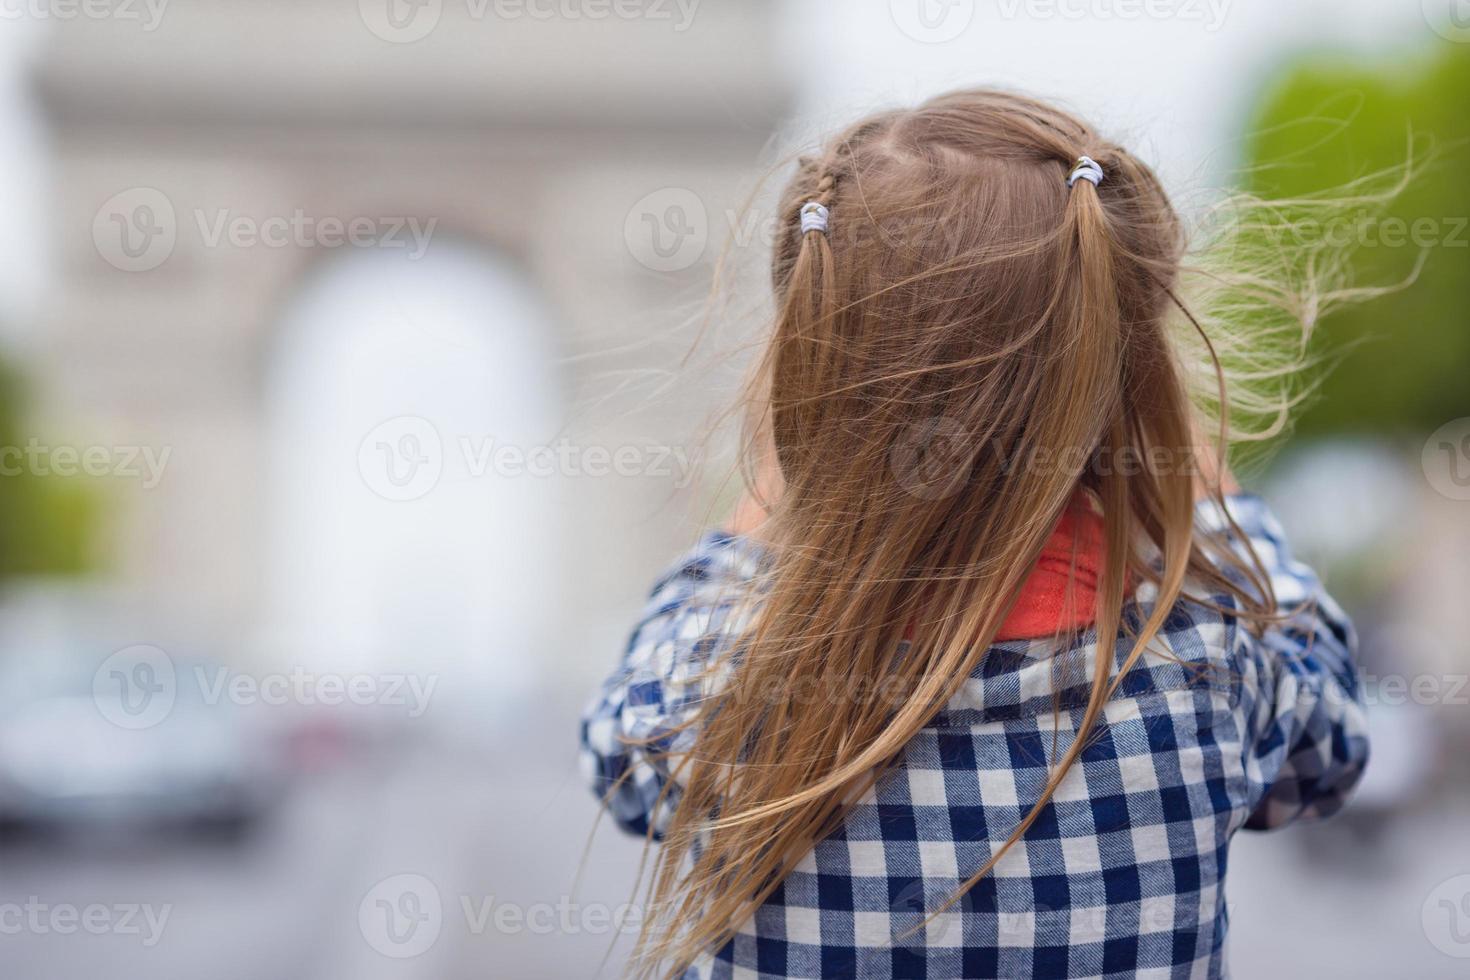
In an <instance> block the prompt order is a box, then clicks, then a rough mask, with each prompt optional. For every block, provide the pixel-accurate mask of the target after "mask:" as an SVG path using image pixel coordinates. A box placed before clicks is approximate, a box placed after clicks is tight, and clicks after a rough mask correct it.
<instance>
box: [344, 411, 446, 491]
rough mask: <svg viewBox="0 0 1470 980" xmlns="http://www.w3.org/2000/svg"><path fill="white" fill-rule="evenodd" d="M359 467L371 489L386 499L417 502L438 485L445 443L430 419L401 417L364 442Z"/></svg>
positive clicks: (380, 428) (358, 462) (381, 427)
mask: <svg viewBox="0 0 1470 980" xmlns="http://www.w3.org/2000/svg"><path fill="white" fill-rule="evenodd" d="M357 468H358V472H360V473H361V474H362V479H363V482H364V483H366V484H367V486H368V489H370V490H372V492H373V493H375V494H377V495H378V496H379V497H382V498H383V499H384V500H395V501H404V500H417V499H419V498H420V497H423V496H425V495H426V494H428V493H429V491H431V490H433V489H434V488H435V487H436V486H438V485H439V477H440V476H441V475H443V472H444V442H443V440H441V439H440V438H439V430H438V429H436V428H435V427H434V423H432V422H430V421H429V420H428V419H423V418H419V417H418V416H417V415H400V416H398V417H397V418H392V419H389V420H388V421H386V422H383V423H382V424H381V425H379V426H378V427H377V428H375V429H373V431H371V432H369V433H368V434H367V436H366V437H365V438H364V439H363V440H362V445H361V446H359V447H358V450H357Z"/></svg>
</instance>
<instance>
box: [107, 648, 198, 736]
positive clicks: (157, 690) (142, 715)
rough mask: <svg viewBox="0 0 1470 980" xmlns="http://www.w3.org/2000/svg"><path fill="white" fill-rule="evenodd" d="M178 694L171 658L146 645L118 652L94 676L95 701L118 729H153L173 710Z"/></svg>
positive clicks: (176, 676)
mask: <svg viewBox="0 0 1470 980" xmlns="http://www.w3.org/2000/svg"><path fill="white" fill-rule="evenodd" d="M177 696H178V675H177V673H176V672H175V670H174V662H173V660H172V658H170V657H169V655H168V654H167V653H164V652H163V651H162V650H160V649H159V648H158V647H155V646H149V645H147V644H141V643H140V644H137V645H135V646H130V647H125V648H124V649H122V650H119V651H117V652H116V653H114V654H113V655H112V656H110V657H108V658H107V659H106V660H104V661H102V665H101V666H100V667H98V668H97V672H96V673H95V674H93V675H92V700H93V703H95V704H96V705H97V710H98V711H99V712H101V714H102V717H104V718H106V719H107V720H108V721H110V722H112V723H113V724H114V725H116V726H118V727H119V728H127V729H132V730H137V729H142V728H152V727H153V726H154V725H157V724H158V723H159V722H161V721H163V720H164V719H165V718H167V717H168V716H169V713H170V712H172V711H173V709H174V700H175V699H176V698H177Z"/></svg>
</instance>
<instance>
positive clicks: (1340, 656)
mask: <svg viewBox="0 0 1470 980" xmlns="http://www.w3.org/2000/svg"><path fill="white" fill-rule="evenodd" d="M1228 506H1229V508H1230V511H1231V514H1232V516H1233V517H1234V518H1235V520H1236V521H1237V522H1238V523H1239V525H1240V526H1241V528H1242V529H1243V530H1244V531H1245V532H1246V534H1247V535H1248V536H1249V538H1250V542H1251V544H1252V546H1253V547H1254V548H1255V551H1256V554H1257V555H1259V556H1260V559H1261V561H1262V562H1263V563H1264V565H1265V567H1266V569H1267V571H1268V572H1269V573H1270V576H1271V583H1272V585H1273V587H1274V588H1275V591H1276V596H1277V599H1278V600H1279V602H1280V605H1281V610H1282V612H1283V613H1286V614H1288V616H1289V618H1288V620H1287V621H1285V622H1283V623H1281V624H1279V625H1276V626H1273V627H1272V628H1271V629H1269V630H1268V631H1267V633H1266V635H1265V637H1264V639H1258V638H1256V637H1254V636H1252V635H1251V634H1250V633H1249V632H1247V631H1246V630H1245V629H1243V628H1241V626H1240V624H1239V622H1238V621H1237V620H1236V619H1235V618H1233V617H1230V616H1227V615H1222V614H1221V613H1219V612H1216V611H1213V610H1209V609H1206V608H1204V607H1202V606H1199V605H1196V604H1193V603H1180V604H1179V605H1178V607H1177V608H1175V609H1174V611H1173V613H1172V615H1171V616H1170V617H1169V619H1168V621H1167V623H1166V625H1165V627H1164V630H1163V632H1162V636H1161V639H1162V640H1163V641H1164V643H1165V644H1166V645H1167V647H1168V649H1169V651H1170V652H1171V653H1172V654H1173V655H1174V656H1175V657H1177V658H1179V660H1180V661H1182V663H1176V662H1173V661H1171V660H1169V659H1166V658H1165V657H1162V656H1157V655H1155V654H1153V653H1152V652H1150V653H1148V654H1146V655H1145V656H1144V657H1143V658H1141V659H1140V661H1139V663H1138V664H1137V665H1136V666H1135V667H1134V669H1133V670H1132V671H1131V672H1130V673H1129V675H1128V676H1127V677H1126V678H1125V679H1124V681H1123V683H1122V686H1121V687H1120V688H1119V690H1118V693H1117V695H1116V696H1115V697H1114V698H1113V700H1112V701H1111V702H1110V703H1109V704H1108V705H1107V707H1106V715H1105V717H1106V725H1105V730H1104V731H1102V732H1101V737H1100V738H1097V739H1095V740H1094V741H1093V742H1092V744H1090V745H1089V747H1087V748H1086V749H1085V750H1084V751H1083V753H1082V755H1081V757H1080V759H1079V762H1078V764H1077V765H1076V766H1074V767H1073V768H1072V769H1071V770H1070V771H1069V772H1068V774H1067V776H1066V778H1065V779H1064V780H1063V781H1062V783H1061V785H1060V787H1059V788H1058V790H1057V792H1056V795H1055V797H1054V799H1053V801H1052V802H1051V803H1050V804H1049V805H1048V806H1047V807H1046V808H1045V809H1044V810H1043V812H1042V813H1041V815H1040V817H1039V818H1038V819H1037V820H1036V822H1035V823H1034V824H1033V825H1032V827H1031V828H1030V829H1029V830H1028V831H1027V832H1026V834H1025V836H1024V837H1023V838H1022V839H1021V841H1020V842H1018V844H1017V845H1016V846H1015V847H1013V848H1011V850H1010V851H1009V852H1007V853H1006V855H1005V856H1004V857H1003V858H1001V860H1000V862H999V863H998V864H997V865H996V866H995V868H994V869H993V870H992V872H991V873H990V874H988V875H986V876H985V877H984V878H982V879H981V880H980V882H979V883H978V884H977V885H976V886H975V887H974V888H973V889H971V890H970V891H969V892H968V893H967V894H966V896H965V897H964V899H963V900H962V901H961V902H960V903H958V904H957V905H955V906H953V907H952V908H951V909H949V910H948V911H946V912H944V913H942V914H940V915H938V916H937V917H936V918H935V919H933V920H932V921H930V922H929V924H928V925H927V926H925V927H924V928H922V929H919V930H918V931H917V932H914V933H913V934H912V935H909V936H905V933H908V932H909V931H910V930H913V929H915V927H917V926H919V924H920V923H921V922H922V921H923V919H924V917H925V916H926V915H927V914H929V913H931V912H933V911H934V910H935V909H937V908H939V907H940V905H941V904H942V903H943V902H944V901H945V900H946V899H948V898H949V897H950V896H952V895H953V894H954V892H955V891H956V889H957V888H958V886H959V885H960V884H961V883H962V882H963V881H965V880H966V879H967V878H968V877H969V876H970V875H971V874H972V873H973V872H974V871H976V870H977V869H978V868H980V867H981V865H983V864H984V863H985V861H986V860H987V859H988V858H989V856H990V854H991V850H992V848H995V847H998V846H999V845H1000V844H1001V843H1002V842H1004V841H1005V839H1006V838H1007V837H1008V836H1009V835H1010V833H1011V832H1012V831H1013V830H1014V829H1015V827H1016V825H1017V824H1018V823H1019V822H1020V820H1021V819H1022V818H1023V817H1024V816H1025V815H1026V814H1027V813H1028V812H1029V811H1030V809H1031V807H1032V805H1033V804H1034V802H1035V800H1036V799H1037V798H1038V796H1039V794H1040V793H1041V791H1042V790H1043V788H1044V786H1045V784H1046V780H1047V775H1048V771H1049V769H1050V768H1051V767H1053V766H1055V765H1056V763H1057V762H1058V759H1059V757H1060V756H1061V754H1062V753H1064V752H1065V751H1066V749H1067V746H1068V745H1069V744H1070V743H1071V740H1072V739H1073V738H1074V737H1075V736H1076V725H1077V724H1078V722H1079V720H1080V718H1081V715H1082V708H1083V706H1084V705H1085V704H1086V702H1087V696H1088V691H1089V688H1090V683H1091V677H1092V659H1091V658H1094V657H1095V656H1096V653H1097V647H1096V636H1095V634H1093V635H1090V636H1089V635H1084V636H1082V637H1081V638H1080V639H1079V640H1078V642H1077V643H1076V644H1075V645H1074V646H1072V647H1070V648H1068V649H1065V650H1057V649H1056V648H1055V644H1054V643H1050V642H1048V641H1026V640H1021V641H1012V642H1005V643H998V644H996V645H995V646H994V647H992V648H991V650H990V651H989V652H988V653H987V655H986V656H985V657H984V659H983V660H982V661H981V663H980V666H979V667H978V668H977V669H976V672H975V674H974V675H973V676H971V677H970V679H969V680H968V681H967V682H966V683H965V685H964V687H963V688H962V689H961V690H960V691H959V692H958V693H957V694H956V695H955V696H954V698H953V699H952V700H951V701H950V702H949V703H948V704H947V705H946V706H945V708H944V710H943V711H941V712H940V713H939V714H937V715H936V716H935V717H934V718H933V720H932V721H930V722H929V724H928V725H926V726H925V727H924V728H923V730H922V731H920V732H919V734H918V735H916V736H915V737H914V739H913V740H912V741H911V742H910V743H909V745H908V746H907V748H905V749H904V751H903V753H902V754H901V756H900V757H899V759H898V761H897V763H896V765H895V766H894V767H893V769H892V771H890V772H888V773H887V774H886V775H885V776H884V777H883V778H882V779H881V780H880V781H879V783H878V784H877V785H876V786H875V787H874V788H873V789H872V790H871V791H869V792H868V794H867V795H866V796H865V797H864V798H863V799H862V800H861V801H860V802H859V803H858V804H857V805H855V806H854V807H853V808H852V809H851V811H850V812H849V814H848V815H847V817H846V819H845V821H844V823H843V825H842V826H841V827H840V828H839V829H838V830H837V831H836V832H835V833H833V834H832V835H831V836H829V837H828V838H827V839H825V840H823V841H822V842H821V843H819V844H818V845H817V846H816V847H815V848H814V849H813V850H812V852H811V854H810V855H808V856H807V857H806V859H805V860H804V861H802V862H801V864H800V865H799V866H798V867H797V868H796V870H795V871H793V872H792V873H791V875H790V876H789V877H788V878H787V879H786V881H785V882H784V883H783V885H782V886H781V887H780V888H779V889H778V890H777V891H776V892H775V893H774V894H773V895H772V896H771V897H770V898H769V899H768V900H767V901H766V902H765V904H764V905H763V906H762V907H761V908H760V909H758V910H757V912H756V914H755V915H754V917H753V918H752V919H751V920H750V921H749V922H747V923H745V924H744V925H743V926H742V927H741V928H740V931H739V933H738V934H737V935H736V937H735V938H734V939H733V940H732V941H731V942H730V943H729V944H727V945H726V946H725V947H724V948H723V949H721V950H719V951H718V952H717V953H715V954H712V955H710V956H707V957H706V958H704V959H703V960H701V961H700V962H699V963H697V964H696V965H695V966H694V967H693V968H692V969H691V970H690V972H689V974H688V975H689V976H698V977H861V978H869V977H874V978H882V977H893V978H924V977H1135V976H1136V977H1219V976H1223V975H1224V974H1225V947H1224V943H1225V930H1226V922H1227V916H1226V906H1225V894H1224V875H1225V867H1226V854H1227V851H1228V850H1229V846H1230V838H1231V837H1232V836H1233V835H1234V834H1235V832H1236V831H1237V830H1239V829H1241V828H1246V829H1249V830H1264V829H1269V828H1272V827H1279V826H1281V825H1283V824H1286V823H1288V822H1290V821H1292V820H1295V819H1297V818H1301V817H1321V816H1326V815H1328V814H1331V813H1332V812H1334V811H1336V810H1337V809H1338V808H1339V807H1340V806H1341V805H1342V804H1343V801H1344V799H1345V797H1346V795H1347V794H1348V792H1349V791H1350V790H1351V789H1352V787H1353V785H1354V784H1355V783H1356V782H1357V780H1358V777H1359V775H1360V774H1361V773H1362V771H1363V766H1364V763H1365V761H1366V759H1367V755H1368V743H1367V738H1366V735H1365V725H1364V718H1363V710H1362V703H1361V694H1360V691H1359V686H1358V679H1357V676H1356V672H1355V669H1354V667H1353V662H1352V649H1353V646H1354V637H1353V632H1352V627H1351V625H1350V624H1349V622H1348V620H1347V618H1346V617H1345V616H1344V615H1343V613H1342V610H1341V609H1339V608H1338V606H1337V604H1336V603H1335V602H1333V600H1332V599H1331V598H1330V597H1329V596H1328V595H1327V594H1326V592H1324V591H1323V589H1322V586H1321V583H1320V582H1319V581H1318V579H1317V577H1316V575H1315V574H1313V572H1312V571H1311V569H1309V568H1307V567H1306V566H1304V565H1302V564H1300V563H1298V562H1296V561H1294V560H1293V559H1292V557H1291V555H1290V553H1289V552H1288V550H1287V547H1286V544H1285V541H1284V540H1283V537H1282V532H1281V528H1280V526H1279V525H1278V524H1277V523H1276V520H1275V518H1274V517H1273V516H1272V515H1271V513H1270V512H1269V511H1268V510H1267V508H1266V506H1265V504H1264V503H1263V502H1262V501H1261V500H1260V499H1259V498H1256V497H1253V496H1247V495H1240V496H1235V497H1232V498H1230V501H1229V504H1228ZM1199 520H1200V521H1201V522H1202V523H1204V524H1205V525H1206V526H1208V527H1210V528H1212V529H1216V530H1218V529H1220V528H1222V527H1223V526H1224V521H1223V519H1222V515H1221V514H1220V513H1219V511H1218V508H1216V507H1215V506H1214V505H1213V504H1209V503H1205V504H1202V505H1201V506H1200V509H1199ZM759 560H760V555H759V552H758V549H757V547H756V546H755V545H753V544H751V543H750V542H748V541H746V540H744V539H742V538H738V537H732V536H730V535H728V534H723V533H718V532H715V533H710V534H707V535H706V536H705V537H704V539H703V540H702V541H701V542H700V543H699V545H698V547H696V548H695V550H694V551H693V553H692V554H690V555H689V556H687V557H686V558H685V559H684V560H683V561H682V562H680V563H679V564H678V565H677V566H676V567H675V568H674V570H673V571H672V572H671V573H670V574H668V575H667V576H665V577H664V578H663V579H662V580H660V581H659V583H658V584H657V586H656V587H655V588H654V591H653V596H652V600H651V602H650V604H649V607H648V610H647V612H646V614H645V615H644V618H643V620H642V622H641V623H640V624H639V626H638V628H637V629H636V630H635V631H634V633H633V637H632V640H631V642H630V643H629V645H628V650H627V653H626V655H625V657H624V659H623V663H622V666H621V667H620V668H619V669H618V670H617V672H616V673H615V674H614V675H613V676H612V677H611V678H610V679H609V680H608V682H607V683H606V684H605V685H604V686H603V688H602V690H601V692H600V693H599V694H598V696H597V697H596V698H595V699H594V700H593V701H592V703H591V704H590V705H589V706H588V708H587V712H586V715H585V717H584V719H583V723H582V746H583V750H584V751H583V765H584V768H585V770H586V774H587V776H588V777H589V779H590V780H591V783H592V785H593V788H594V789H595V790H596V791H597V793H598V794H599V795H605V794H607V793H608V792H609V790H610V789H611V788H612V787H613V786H614V784H615V783H617V781H618V780H619V779H620V778H621V777H623V776H624V775H625V774H628V778H627V779H626V780H624V781H623V782H622V783H621V784H618V788H617V789H616V791H615V792H613V795H612V797H611V799H610V801H609V803H610V807H611V812H612V815H613V816H614V818H615V819H616V820H617V821H618V823H619V824H620V825H621V826H622V827H624V828H625V829H627V830H629V831H632V832H634V833H639V834H642V833H646V832H647V830H648V828H649V821H650V820H658V819H659V817H657V816H655V815H654V814H652V813H651V810H652V808H653V805H654V801H655V800H656V799H657V797H658V795H659V791H660V790H661V789H662V788H663V786H664V784H665V782H666V781H667V776H668V769H667V765H666V763H664V762H663V761H661V760H659V759H658V758H657V757H656V756H653V755H651V754H650V753H649V752H648V751H646V750H645V749H644V748H643V747H641V746H635V745H629V744H627V742H626V741H625V738H627V737H632V738H635V739H644V738H649V737H654V738H660V739H661V741H660V742H659V744H660V745H662V746H663V747H665V748H670V749H672V750H674V751H676V752H677V751H679V750H680V749H685V748H687V747H688V745H689V744H690V743H691V742H692V740H693V737H694V736H693V733H691V732H688V731H685V732H681V733H679V734H677V735H673V736H669V734H668V733H669V730H670V728H671V727H672V726H674V725H677V724H678V723H679V722H681V721H683V720H685V719H687V718H689V717H690V716H691V714H692V712H694V711H695V710H696V709H697V706H698V703H699V700H700V698H701V697H703V696H706V695H707V694H708V693H709V686H710V684H711V683H718V681H713V682H711V681H709V680H707V679H706V680H704V681H701V680H699V676H700V674H701V672H702V671H704V669H705V668H706V666H707V665H708V664H709V663H710V662H711V661H710V658H712V657H713V658H719V657H720V656H721V655H722V654H723V653H725V652H726V651H727V650H728V647H729V646H730V644H722V643H720V642H718V640H719V638H720V637H723V636H728V635H729V634H730V633H731V632H732V631H733V630H732V622H731V620H732V617H731V616H730V613H731V608H730V607H729V605H728V603H729V596H730V590H729V589H728V586H729V585H730V584H731V583H732V582H738V581H740V580H743V579H746V578H748V577H749V576H751V575H752V574H754V572H755V571H756V568H757V564H758V562H759ZM1150 594H1151V589H1145V590H1141V591H1140V592H1139V593H1138V595H1137V596H1136V600H1137V602H1136V606H1134V607H1132V608H1131V609H1130V612H1129V615H1130V616H1131V617H1136V618H1141V617H1143V616H1146V615H1147V613H1148V611H1149V599H1150ZM1213 598H1215V599H1216V601H1218V602H1219V603H1221V604H1222V605H1224V606H1226V607H1227V608H1229V607H1231V605H1232V600H1231V599H1230V598H1229V597H1227V596H1223V595H1221V596H1216V597H1213ZM1129 649H1130V646H1129V644H1128V642H1127V641H1126V640H1125V641H1122V642H1120V644H1119V646H1118V650H1117V654H1116V657H1117V661H1119V662H1121V660H1122V659H1123V657H1124V656H1125V655H1126V654H1127V652H1128V650H1129ZM1057 657H1063V658H1065V659H1064V660H1063V661H1062V663H1063V664H1064V665H1065V669H1062V670H1060V671H1058V670H1057V669H1056V668H1057V662H1056V660H1055V658H1057ZM1199 666H1209V667H1212V668H1216V669H1210V670H1204V671H1201V670H1198V669H1191V668H1198V667H1199ZM1117 667H1118V663H1115V664H1114V670H1115V671H1116V670H1117ZM701 685H703V686H701ZM1058 694H1059V695H1060V705H1061V711H1060V714H1058V713H1057V710H1056V705H1057V703H1058V702H1057V700H1056V695H1058ZM670 796H671V797H672V798H674V799H676V798H677V787H674V788H673V790H671V793H670Z"/></svg>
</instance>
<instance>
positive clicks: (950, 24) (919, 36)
mask: <svg viewBox="0 0 1470 980" xmlns="http://www.w3.org/2000/svg"><path fill="white" fill-rule="evenodd" d="M888 10H889V13H890V14H891V15H892V16H893V22H894V23H895V24H897V25H898V29H899V30H900V31H903V33H904V34H906V35H908V36H909V37H911V38H913V39H914V40H915V41H919V42H920V43H923V44H943V43H944V42H946V41H953V40H954V39H955V38H957V37H959V36H960V35H961V34H963V33H964V32H965V29H966V28H968V27H969V26H970V23H971V21H973V20H974V19H975V0H889V3H888Z"/></svg>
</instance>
